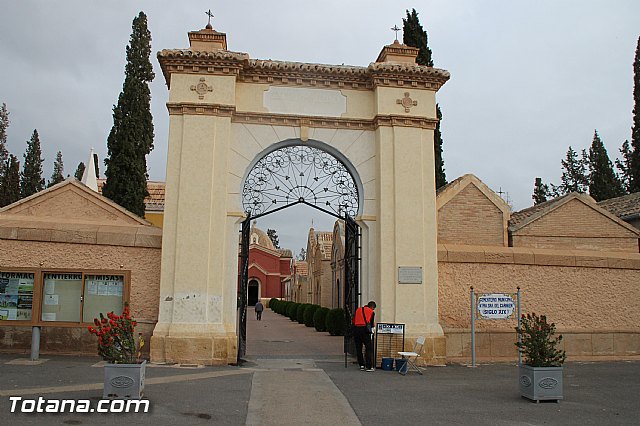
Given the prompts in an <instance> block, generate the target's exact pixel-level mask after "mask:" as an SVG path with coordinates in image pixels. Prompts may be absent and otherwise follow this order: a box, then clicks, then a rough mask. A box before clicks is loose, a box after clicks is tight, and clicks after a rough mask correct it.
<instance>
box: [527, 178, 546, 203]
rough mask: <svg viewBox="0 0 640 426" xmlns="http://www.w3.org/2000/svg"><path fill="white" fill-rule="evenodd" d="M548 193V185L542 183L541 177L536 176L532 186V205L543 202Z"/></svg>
mask: <svg viewBox="0 0 640 426" xmlns="http://www.w3.org/2000/svg"><path fill="white" fill-rule="evenodd" d="M549 195H550V190H549V185H547V184H544V183H542V178H539V177H537V178H536V182H535V184H534V186H533V195H532V196H531V198H533V205H536V204H540V203H544V202H545V201H547V199H548V198H549Z"/></svg>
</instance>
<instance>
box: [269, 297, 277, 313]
mask: <svg viewBox="0 0 640 426" xmlns="http://www.w3.org/2000/svg"><path fill="white" fill-rule="evenodd" d="M274 303H275V304H278V299H276V298H275V297H272V298H271V299H269V303H267V308H271V310H272V311H274V312H275V309H274V307H273V305H274Z"/></svg>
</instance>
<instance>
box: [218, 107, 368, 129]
mask: <svg viewBox="0 0 640 426" xmlns="http://www.w3.org/2000/svg"><path fill="white" fill-rule="evenodd" d="M231 121H232V122H234V123H246V124H266V125H273V126H289V127H301V126H304V127H312V128H326V129H352V130H374V123H373V121H372V120H363V119H355V118H341V117H309V116H300V115H289V114H271V113H256V112H238V111H236V112H235V113H234V114H233V116H232V118H231Z"/></svg>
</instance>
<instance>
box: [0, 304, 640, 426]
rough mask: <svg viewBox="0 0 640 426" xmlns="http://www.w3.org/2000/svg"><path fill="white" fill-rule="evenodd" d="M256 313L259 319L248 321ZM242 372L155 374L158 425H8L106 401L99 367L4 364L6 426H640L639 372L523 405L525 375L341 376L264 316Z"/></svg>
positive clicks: (1, 408) (508, 370)
mask: <svg viewBox="0 0 640 426" xmlns="http://www.w3.org/2000/svg"><path fill="white" fill-rule="evenodd" d="M251 313H252V312H251ZM247 334H248V342H247V362H246V363H245V364H244V365H243V366H241V367H234V366H219V367H200V368H181V367H179V366H154V365H150V366H149V367H148V369H147V380H146V386H145V397H146V398H148V400H149V401H150V404H151V411H150V412H149V413H128V414H124V413H118V414H100V413H87V414H79V413H63V414H52V413H31V414H26V413H11V412H10V408H11V402H10V400H9V397H10V396H14V397H15V396H20V397H22V398H25V399H37V398H39V397H43V398H46V399H53V398H59V399H74V400H80V399H88V400H90V401H91V402H92V404H96V403H97V401H98V400H100V398H101V396H102V369H101V368H100V367H101V365H102V363H101V362H98V361H99V360H98V359H97V358H95V357H87V358H82V357H69V356H66V357H63V356H45V357H44V358H45V359H48V360H47V361H43V362H37V363H32V362H30V361H28V360H26V358H25V357H26V356H27V355H26V354H25V355H24V356H22V357H18V356H16V355H9V354H1V355H0V418H1V419H2V421H1V422H0V424H11V425H41V424H47V425H49V424H86V425H94V424H98V425H102V424H105V425H107V424H108V425H113V424H124V423H132V424H138V425H154V426H160V425H175V424H215V425H245V424H247V425H300V424H315V425H336V424H340V425H342V424H347V425H357V424H363V425H367V426H368V425H389V424H429V425H430V424H435V425H441V424H443V425H450V424H454V425H457V424H460V425H465V424H470V425H543V424H545V425H549V424H551V425H556V424H557V425H573V424H579V425H581V426H582V425H638V424H640V380H638V378H639V377H640V361H627V362H603V363H576V362H568V363H567V364H565V370H564V396H565V399H564V400H563V401H561V402H560V403H558V404H556V403H541V404H534V403H531V402H529V401H527V400H525V399H522V398H521V397H520V396H519V393H518V390H517V367H516V366H515V365H513V364H486V365H480V366H478V367H477V368H468V367H465V366H462V365H450V366H447V367H429V368H427V369H426V370H425V374H424V376H420V375H417V374H411V373H410V374H408V375H407V376H401V375H399V374H397V373H395V372H388V371H381V370H377V371H375V372H374V373H365V372H361V371H359V370H358V368H357V365H356V364H353V363H351V362H350V363H349V364H348V365H347V368H345V366H344V358H343V355H342V338H340V337H332V336H329V335H328V334H326V333H317V332H316V331H315V330H313V329H310V328H308V327H304V326H303V325H300V324H297V323H294V322H291V321H289V319H287V318H284V317H281V316H279V315H277V314H274V313H273V312H271V311H270V310H267V311H266V312H265V313H264V314H263V321H261V322H257V321H255V317H254V316H253V315H251V316H250V317H249V320H248V326H247Z"/></svg>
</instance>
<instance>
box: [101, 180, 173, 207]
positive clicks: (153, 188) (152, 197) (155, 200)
mask: <svg viewBox="0 0 640 426" xmlns="http://www.w3.org/2000/svg"><path fill="white" fill-rule="evenodd" d="M105 181H106V179H98V193H100V194H102V187H103V186H104V183H105ZM165 186H166V185H165V183H164V182H159V181H152V180H150V181H148V182H147V191H149V195H148V196H147V197H145V199H144V209H145V211H155V212H162V211H164V196H165Z"/></svg>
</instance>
